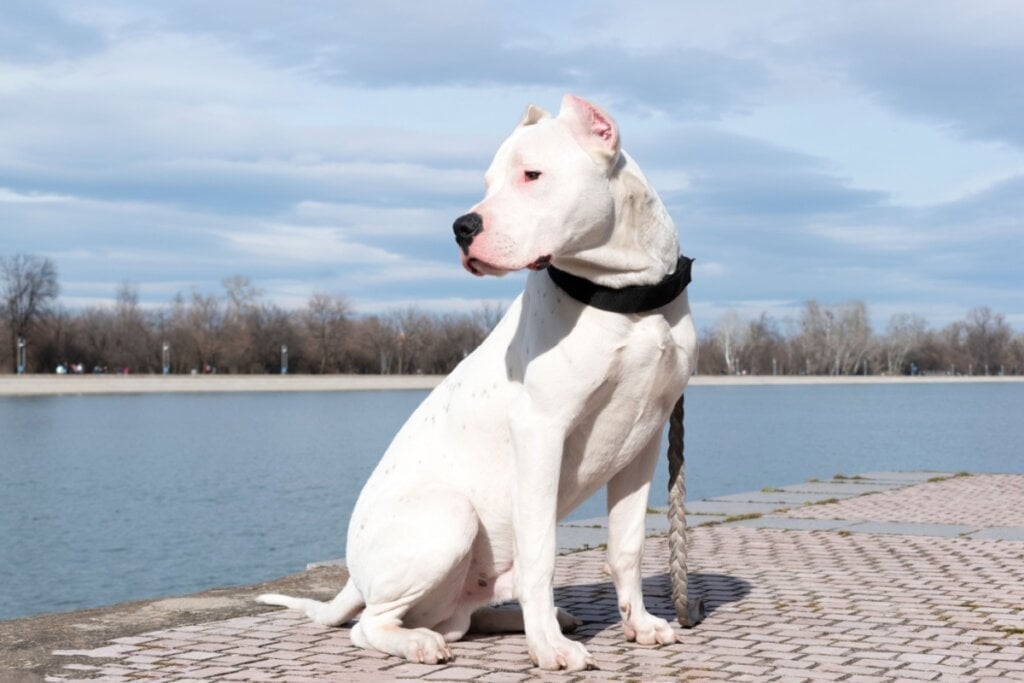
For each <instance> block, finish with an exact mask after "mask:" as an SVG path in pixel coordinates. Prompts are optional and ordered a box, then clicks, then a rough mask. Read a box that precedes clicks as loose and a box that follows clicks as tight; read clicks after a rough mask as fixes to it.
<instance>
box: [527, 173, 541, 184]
mask: <svg viewBox="0 0 1024 683" xmlns="http://www.w3.org/2000/svg"><path fill="white" fill-rule="evenodd" d="M523 176H525V177H526V182H528V183H530V182H533V181H534V180H536V179H537V178H540V171H523Z"/></svg>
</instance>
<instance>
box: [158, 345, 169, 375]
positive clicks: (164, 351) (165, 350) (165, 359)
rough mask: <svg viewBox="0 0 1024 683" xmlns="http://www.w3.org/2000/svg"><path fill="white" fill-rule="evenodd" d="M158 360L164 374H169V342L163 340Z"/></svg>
mask: <svg viewBox="0 0 1024 683" xmlns="http://www.w3.org/2000/svg"><path fill="white" fill-rule="evenodd" d="M160 360H161V361H162V363H163V366H164V374H165V375H169V374H171V344H170V342H164V343H163V346H162V347H161V348H160Z"/></svg>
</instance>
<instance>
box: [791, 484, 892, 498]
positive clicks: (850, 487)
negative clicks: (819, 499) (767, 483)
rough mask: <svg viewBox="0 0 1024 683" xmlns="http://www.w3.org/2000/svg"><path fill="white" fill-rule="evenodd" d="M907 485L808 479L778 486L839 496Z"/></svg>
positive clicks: (858, 494)
mask: <svg viewBox="0 0 1024 683" xmlns="http://www.w3.org/2000/svg"><path fill="white" fill-rule="evenodd" d="M904 486H906V484H905V483H890V484H884V483H879V482H875V481H872V482H870V483H869V482H863V483H862V482H860V481H855V482H845V481H808V482H805V483H803V484H787V485H786V486H780V487H778V488H779V489H781V490H782V491H795V492H797V493H823V494H825V495H826V496H831V495H835V496H839V495H842V494H852V495H856V496H862V495H864V494H865V493H878V492H880V491H891V490H892V489H899V488H903V487H904Z"/></svg>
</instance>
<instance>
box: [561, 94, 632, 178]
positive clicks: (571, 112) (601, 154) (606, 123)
mask: <svg viewBox="0 0 1024 683" xmlns="http://www.w3.org/2000/svg"><path fill="white" fill-rule="evenodd" d="M558 118H559V119H564V120H565V122H566V124H567V125H568V126H569V130H570V131H572V134H573V137H575V138H576V141H577V142H579V144H580V146H582V147H583V149H585V150H587V152H589V153H590V154H591V155H593V156H594V157H595V158H596V159H598V160H600V161H604V162H606V163H608V164H609V165H612V164H614V163H615V161H616V160H617V159H618V158H619V127H618V126H617V125H615V120H614V119H613V118H612V117H611V116H609V115H608V114H607V113H606V112H605V111H604V110H603V109H601V108H600V107H598V106H597V105H595V104H592V103H591V102H587V101H586V100H585V99H583V98H582V97H576V96H575V95H566V96H565V97H563V98H562V109H561V111H559V112H558Z"/></svg>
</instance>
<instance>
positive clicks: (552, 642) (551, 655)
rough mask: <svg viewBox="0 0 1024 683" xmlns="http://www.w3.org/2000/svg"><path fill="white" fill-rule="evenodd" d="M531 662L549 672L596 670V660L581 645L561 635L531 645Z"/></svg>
mask: <svg viewBox="0 0 1024 683" xmlns="http://www.w3.org/2000/svg"><path fill="white" fill-rule="evenodd" d="M529 649H530V661H532V662H533V663H534V664H535V665H536V666H538V667H540V668H541V669H547V670H548V671H559V670H564V671H583V670H584V669H596V668H597V666H596V665H595V664H594V658H593V657H592V656H591V655H590V653H589V652H587V648H585V647H583V645H582V644H581V643H577V642H576V641H574V640H569V639H568V638H566V637H565V636H563V635H562V634H561V633H559V634H557V637H554V636H549V637H547V638H542V639H540V640H539V641H538V642H531V643H530V648H529Z"/></svg>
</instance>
